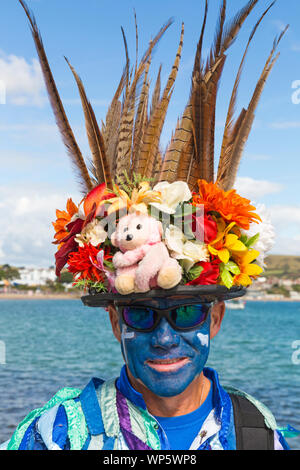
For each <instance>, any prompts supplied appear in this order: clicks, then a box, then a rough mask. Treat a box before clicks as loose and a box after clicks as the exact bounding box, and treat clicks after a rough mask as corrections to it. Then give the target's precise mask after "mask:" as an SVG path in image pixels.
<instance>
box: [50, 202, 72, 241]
mask: <svg viewBox="0 0 300 470" xmlns="http://www.w3.org/2000/svg"><path fill="white" fill-rule="evenodd" d="M66 209H67V211H60V210H58V209H57V210H56V217H57V219H56V222H52V225H53V227H54V230H55V236H54V238H55V240H56V241H60V240H62V239H63V238H65V237H66V236H67V235H68V232H67V230H66V225H68V224H69V223H70V221H71V219H72V217H73V216H74V215H75V214H77V212H78V207H77V206H76V205H75V204H74V202H73V201H72V199H71V198H69V199H68V201H67V205H66Z"/></svg>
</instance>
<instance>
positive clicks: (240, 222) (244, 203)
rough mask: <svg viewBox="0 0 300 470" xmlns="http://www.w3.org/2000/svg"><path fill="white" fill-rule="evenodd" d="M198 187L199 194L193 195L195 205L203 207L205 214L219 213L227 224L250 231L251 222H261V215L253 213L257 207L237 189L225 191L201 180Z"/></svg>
mask: <svg viewBox="0 0 300 470" xmlns="http://www.w3.org/2000/svg"><path fill="white" fill-rule="evenodd" d="M198 186H199V194H194V195H193V204H194V205H197V206H198V205H203V206H204V210H205V212H218V213H219V214H220V215H221V216H222V217H223V218H224V219H225V220H226V221H227V222H235V223H236V224H237V226H238V227H240V228H242V229H244V230H249V228H250V223H251V222H256V223H258V221H260V222H261V219H260V217H259V215H257V214H255V212H253V211H254V210H255V207H254V206H252V205H251V204H250V201H249V200H248V199H245V198H243V197H241V196H239V195H238V194H237V192H236V190H235V189H231V190H230V191H223V190H222V189H220V188H218V186H217V184H215V183H208V182H207V181H205V180H199V181H198Z"/></svg>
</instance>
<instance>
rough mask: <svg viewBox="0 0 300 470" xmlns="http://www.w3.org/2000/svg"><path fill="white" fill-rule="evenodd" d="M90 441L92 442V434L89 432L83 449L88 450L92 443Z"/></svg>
mask: <svg viewBox="0 0 300 470" xmlns="http://www.w3.org/2000/svg"><path fill="white" fill-rule="evenodd" d="M90 442H91V435H90V434H89V435H88V437H87V439H86V441H85V443H84V445H83V447H82V449H81V450H87V449H88V447H89V445H90Z"/></svg>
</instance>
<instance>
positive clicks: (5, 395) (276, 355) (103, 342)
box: [0, 300, 300, 450]
mask: <svg viewBox="0 0 300 470" xmlns="http://www.w3.org/2000/svg"><path fill="white" fill-rule="evenodd" d="M0 346H1V347H0V397H1V398H0V443H1V442H3V441H5V440H7V439H9V438H10V437H11V435H12V433H13V431H14V429H15V427H16V425H17V424H18V423H19V422H20V421H21V420H22V419H23V418H24V416H25V415H26V414H27V413H29V412H30V411H31V410H33V409H35V408H38V407H40V406H42V405H43V404H45V403H46V402H47V401H48V400H49V399H50V398H51V397H52V396H53V395H54V394H55V393H56V392H57V391H58V390H59V389H61V388H63V387H76V388H83V387H84V386H85V385H86V384H87V383H88V382H89V380H90V379H91V378H92V377H101V378H103V379H108V378H111V377H116V376H118V373H119V370H120V367H121V366H122V365H123V359H122V356H121V353H120V346H119V343H118V342H117V340H116V339H115V338H114V336H113V334H112V331H111V328H110V323H109V318H108V314H107V312H106V311H105V310H103V309H100V308H88V307H85V306H83V305H82V304H81V302H80V301H79V300H1V301H0ZM208 366H210V367H213V368H215V369H216V370H217V371H218V373H219V377H220V381H221V384H222V385H231V386H234V387H236V388H239V389H240V390H243V391H245V392H247V393H249V394H250V395H253V396H255V397H256V398H257V399H259V400H261V401H262V402H263V403H264V404H265V405H266V406H268V407H269V408H270V409H271V411H272V412H273V413H274V415H275V417H276V419H277V423H278V426H286V425H287V424H290V425H291V426H293V427H295V428H297V429H300V393H299V391H300V303H298V302H250V301H249V302H247V304H246V308H245V310H227V312H226V315H225V318H224V321H223V324H222V328H221V330H220V332H219V333H218V335H217V336H216V337H215V338H214V339H213V340H212V342H211V352H210V357H209V363H208ZM288 443H289V445H290V446H291V448H292V449H297V450H298V449H300V438H299V437H297V438H295V439H289V440H288Z"/></svg>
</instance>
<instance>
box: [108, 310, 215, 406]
mask: <svg viewBox="0 0 300 470" xmlns="http://www.w3.org/2000/svg"><path fill="white" fill-rule="evenodd" d="M218 305H220V304H218ZM216 307H217V306H215V307H213V309H212V312H211V314H210V315H208V317H207V319H206V321H205V322H204V324H202V325H201V326H200V327H199V328H196V329H193V330H191V331H188V332H183V331H175V330H174V329H173V328H172V326H171V325H170V324H169V323H168V321H167V320H166V318H162V319H161V321H160V323H159V325H158V326H157V327H156V329H155V330H154V331H153V332H150V333H149V332H148V333H141V332H136V331H133V330H131V329H130V328H129V327H127V326H126V325H125V324H124V323H123V321H122V319H120V318H119V317H118V323H116V321H115V323H114V324H113V322H112V325H113V329H114V333H115V335H116V337H117V338H118V339H119V341H120V342H121V347H122V353H123V357H124V359H125V362H126V364H127V367H128V369H129V371H130V375H131V376H133V377H134V379H135V380H136V381H138V382H140V383H142V384H143V385H144V386H145V387H147V389H149V390H151V392H152V393H154V394H155V395H158V396H160V397H174V396H176V395H179V394H181V393H182V392H183V391H184V390H185V389H186V388H187V387H188V386H189V385H190V384H191V383H192V382H193V381H194V379H195V378H196V377H197V376H200V374H201V373H202V371H203V368H204V366H205V364H206V362H207V358H208V355H209V347H210V338H211V337H212V335H213V336H214V335H215V334H216V333H217V331H218V329H219V327H220V324H221V321H222V318H223V314H224V309H223V308H221V309H220V307H219V308H216ZM222 312H223V313H222ZM115 314H116V315H118V314H117V313H116V312H115ZM220 315H221V316H222V318H221V319H220V321H219V317H220ZM111 318H112V316H111ZM218 321H219V324H218ZM114 325H115V326H114ZM116 330H118V331H116ZM116 333H117V334H116Z"/></svg>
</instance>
